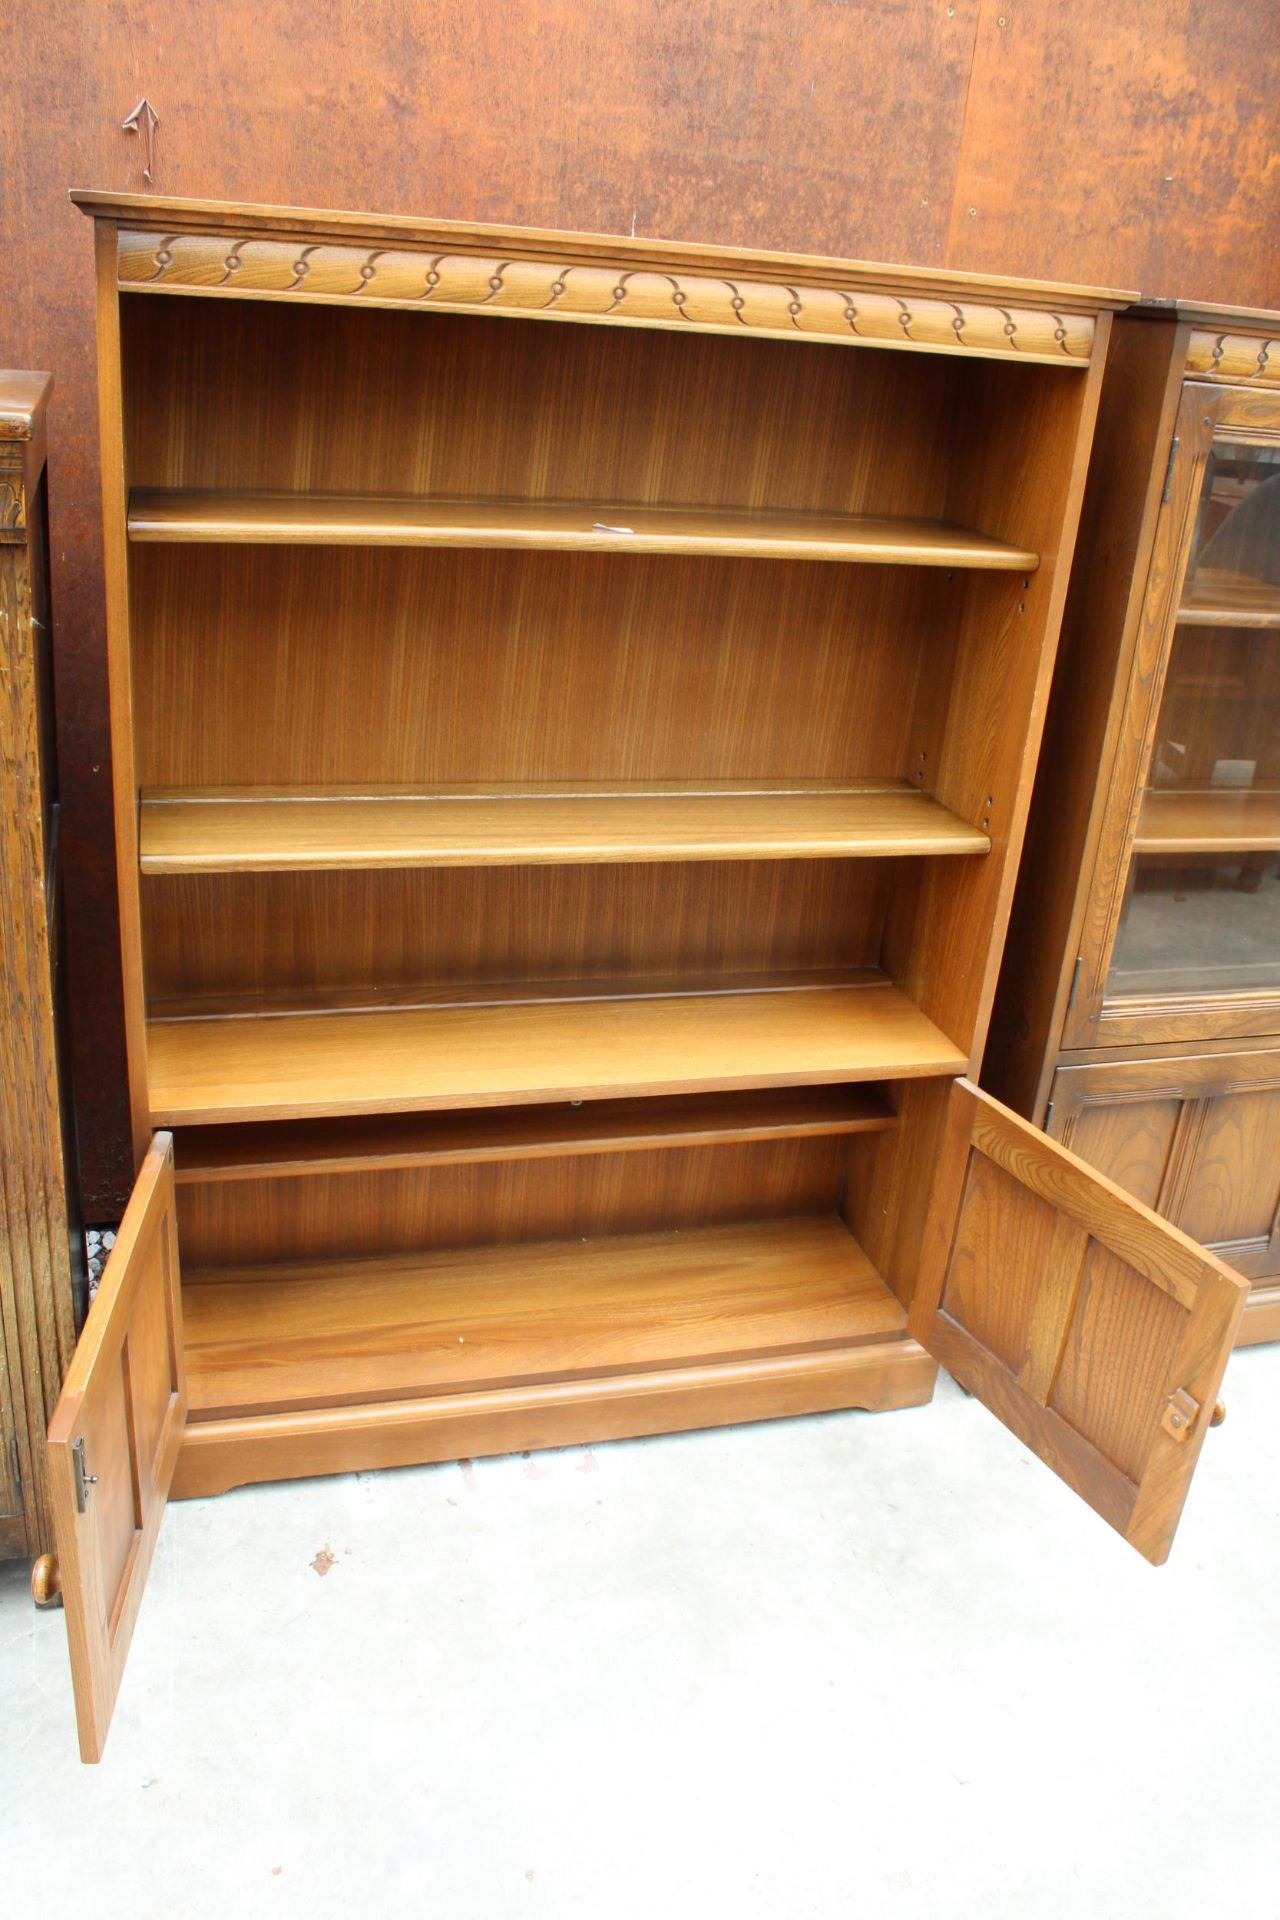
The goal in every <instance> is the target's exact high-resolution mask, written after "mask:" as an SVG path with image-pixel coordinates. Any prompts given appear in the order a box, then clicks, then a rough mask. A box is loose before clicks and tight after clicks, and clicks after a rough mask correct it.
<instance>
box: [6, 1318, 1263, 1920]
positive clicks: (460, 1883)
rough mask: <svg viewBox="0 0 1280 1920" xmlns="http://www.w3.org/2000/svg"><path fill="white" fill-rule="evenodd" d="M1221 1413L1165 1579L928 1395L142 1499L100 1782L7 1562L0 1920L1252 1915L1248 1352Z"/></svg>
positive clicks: (1258, 1597)
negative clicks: (126, 1643) (879, 1410)
mask: <svg viewBox="0 0 1280 1920" xmlns="http://www.w3.org/2000/svg"><path fill="white" fill-rule="evenodd" d="M1226 1397H1227V1401H1228V1406H1229V1418H1228V1420H1227V1423H1226V1425H1225V1427H1223V1428H1222V1429H1221V1431H1220V1432H1217V1433H1214V1434H1211V1435H1210V1436H1209V1439H1208V1441H1207V1443H1206V1447H1205V1453H1204V1456H1203V1459H1202V1465H1201V1471H1200V1474H1199V1478H1198V1480H1197V1484H1196V1486H1195V1489H1194V1490H1193V1493H1192V1496H1191V1500H1190V1502H1189V1506H1188V1511H1187V1514H1186V1518H1185V1520H1184V1523H1183V1527H1182V1531H1181V1534H1180V1536H1179V1539H1178V1541H1177V1544H1176V1545H1175V1547H1174V1551H1173V1558H1172V1560H1171V1562H1170V1564H1169V1565H1168V1566H1167V1567H1166V1568H1164V1569H1162V1570H1160V1571H1156V1570H1153V1569H1152V1568H1150V1567H1148V1566H1147V1565H1146V1564H1145V1562H1143V1561H1141V1560H1139V1559H1138V1558H1137V1556H1136V1555H1135V1554H1133V1553H1132V1552H1131V1550H1130V1549H1128V1548H1127V1547H1125V1546H1124V1545H1123V1544H1122V1543H1121V1542H1120V1541H1119V1540H1118V1539H1116V1537H1115V1536H1114V1535H1112V1534H1111V1533H1110V1531H1109V1530H1108V1529H1107V1528H1106V1527H1105V1526H1104V1525H1103V1524H1102V1523H1101V1521H1099V1520H1098V1519H1096V1518H1095V1516H1094V1515H1093V1514H1091V1513H1090V1512H1088V1511H1087V1510H1086V1509H1085V1508H1084V1507H1083V1506H1082V1505H1081V1504H1080V1503H1079V1502H1078V1501H1077V1500H1076V1499H1075V1498H1074V1497H1073V1496H1072V1495H1070V1494H1069V1493H1068V1492H1067V1491H1066V1490H1065V1488H1063V1487H1062V1486H1061V1485H1060V1484H1059V1483H1058V1482H1057V1481H1056V1480H1055V1479H1054V1478H1053V1477H1052V1476H1051V1475H1050V1474H1049V1473H1048V1472H1047V1471H1046V1470H1045V1469H1044V1468H1043V1467H1042V1466H1040V1465H1039V1463H1038V1462H1036V1461H1033V1460H1032V1459H1031V1457H1030V1456H1029V1455H1028V1454H1026V1453H1025V1452H1024V1451H1023V1449H1022V1448H1021V1447H1020V1446H1019V1445H1018V1444H1017V1442H1016V1441H1014V1440H1013V1439H1012V1438H1011V1437H1010V1436H1009V1435H1008V1434H1007V1433H1006V1432H1005V1431H1004V1429H1003V1428H1001V1427H1000V1426H998V1425H997V1424H996V1422H995V1421H994V1420H993V1419H992V1418H991V1416H990V1415H989V1414H988V1413H987V1412H986V1411H985V1410H984V1409H983V1408H982V1407H981V1406H979V1405H978V1403H977V1402H976V1401H969V1400H966V1399H965V1398H964V1397H963V1396H962V1395H961V1394H960V1393H959V1392H958V1391H957V1389H956V1388H955V1387H954V1386H952V1385H951V1384H950V1382H948V1381H945V1380H944V1381H942V1382H941V1383H940V1387H939V1393H938V1398H937V1400H936V1401H935V1403H934V1405H933V1407H932V1408H924V1409H919V1410H914V1411H911V1412H904V1413H897V1414H887V1415H879V1416H868V1415H865V1414H840V1415H830V1416H827V1417H825V1418H819V1419H813V1420H801V1421H793V1422H788V1423H785V1424H777V1425H772V1426H761V1427H755V1428H738V1429H735V1430H732V1431H727V1432H721V1433H711V1434H693V1435H682V1436H677V1437H673V1438H670V1439H662V1440H650V1441H637V1442H630V1443H625V1444H621V1445H615V1446H608V1447H599V1448H596V1449H592V1450H571V1451H567V1452H563V1453H557V1454H546V1455H535V1456H533V1457H530V1458H527V1459H521V1458H512V1459H505V1460H495V1461H479V1462H476V1463H475V1465H474V1466H467V1467H459V1466H456V1465H453V1466H447V1467H431V1468H421V1469H414V1470H410V1471H406V1472H401V1473H388V1474H369V1475H366V1474H360V1475H356V1476H354V1477H349V1478H345V1479H334V1480H315V1481H309V1482H304V1483H297V1484H294V1485H288V1486H278V1487H259V1488H253V1489H248V1490H245V1491H242V1492H240V1493H235V1494H230V1495H226V1496H224V1497H223V1498H221V1499H218V1500H210V1501H202V1502H197V1503H190V1504H187V1505H182V1506H175V1507H173V1508H171V1509H170V1511H169V1513H168V1515H167V1516H166V1519H165V1524H164V1528H163V1530H162V1533H161V1540H160V1547H159V1551H158V1554H157V1559H156V1564H155V1568H154V1570H153V1573H152V1577H151V1584H150V1588H149V1591H148V1596H147V1600H146V1603H145V1605H144V1607H143V1611H142V1616H141V1619H140V1621H139V1625H138V1631H137V1635H136V1638H135V1641H134V1647H133V1652H132V1655H131V1658H130V1662H129V1669H128V1673H127V1675H126V1678H125V1683H124V1688H123V1691H122V1694H121V1699H120V1704H119V1707H118V1709H117V1712H116V1719H115V1726H114V1729H113V1732H112V1735H111V1741H110V1744H109V1746H108V1749H107V1757H106V1759H105V1761H104V1762H103V1764H102V1765H101V1766H100V1767H98V1768H96V1769H95V1768H84V1769H82V1768H81V1767H80V1766H79V1765H78V1763H77V1761H76V1759H75V1752H74V1734H73V1728H72V1717H71V1702H70V1690H69V1686H68V1681H67V1670H66V1651H65V1635H64V1629H63V1622H62V1616H61V1615H60V1614H37V1613H35V1612H34V1611H33V1610H32V1608H31V1606H30V1602H29V1600H28V1598H27V1594H26V1588H25V1573H24V1571H23V1570H21V1569H11V1570H7V1571H6V1572H4V1573H3V1574H2V1575H0V1640H2V1644H0V1701H2V1702H3V1708H4V1720H3V1731H2V1733H0V1905H2V1906H3V1907H4V1909H5V1910H6V1911H7V1912H11V1913H13V1914H14V1915H15V1916H16V1915H17V1914H19V1913H25V1912H28V1911H30V1910H32V1908H33V1906H34V1905H35V1903H36V1902H37V1901H38V1903H39V1910H40V1911H42V1912H57V1911H62V1910H69V1909H72V1908H74V1909H76V1910H79V1911H85V1912H89V1913H91V1914H92V1915H93V1917H94V1920H111V1917H112V1916H115V1915H125V1914H127V1915H129V1916H130V1917H131V1920H152V1916H157V1917H159V1916H165V1917H166V1920H168V1917H169V1916H174V1917H176V1920H204V1917H205V1916H215V1915H216V1916H219V1920H222V1917H223V1916H228V1917H230V1920H255V1916H257V1915H259V1914H263V1915H282V1914H287V1915H294V1914H296V1915H305V1916H307V1917H308V1920H326V1917H327V1916H329V1915H331V1914H332V1915H336V1914H339V1913H355V1914H360V1915H363V1914H365V1913H369V1912H371V1911H376V1910H378V1909H379V1908H380V1909H383V1910H387V1911H391V1912H394V1913H403V1914H408V1915H411V1916H417V1915H432V1916H440V1920H506V1917H507V1916H508V1915H510V1916H522V1917H523V1916H530V1917H532V1920H536V1917H537V1916H549V1917H550V1920H578V1917H579V1916H581V1917H582V1920H632V1917H633V1916H634V1917H635V1920H685V1916H689V1920H693V1917H694V1916H697V1920H718V1917H719V1916H725V1920H753V1917H754V1916H757V1915H759V1916H769V1917H770V1920H774V1917H775V1916H777V1917H778V1920H791V1916H795V1920H827V1916H836V1915H839V1916H841V1920H849V1917H850V1916H855V1915H867V1916H869V1920H899V1916H904V1917H905V1916H910V1917H911V1920H924V1917H925V1916H929V1920H960V1917H961V1916H966V1915H970V1914H973V1915H982V1916H983V1920H1004V1916H1013V1915H1017V1916H1018V1917H1019V1920H1065V1917H1067V1916H1069V1917H1070V1920H1131V1917H1132V1920H1162V1917H1163V1916H1168V1915H1173V1914H1180V1913H1187V1912H1195V1911H1201V1912H1210V1911H1211V1912H1213V1913H1215V1914H1219V1915H1223V1916H1227V1920H1276V1916H1277V1915H1280V1817H1278V1816H1277V1811H1276V1785H1277V1778H1278V1767H1277V1762H1278V1761H1280V1633H1278V1632H1277V1624H1278V1622H1280V1348H1255V1349H1253V1350H1251V1351H1246V1352H1244V1353H1241V1354H1238V1355H1236V1357H1235V1359H1234V1360H1233V1362H1232V1365H1231V1368H1230V1371H1229V1373H1228V1377H1227V1387H1226ZM324 1552H327V1553H329V1554H331V1555H332V1556H333V1564H332V1566H331V1567H330V1568H329V1570H328V1571H327V1572H326V1573H324V1574H321V1573H319V1572H317V1571H316V1568H315V1563H316V1561H317V1559H318V1558H320V1560H321V1564H324V1562H323V1557H322V1555H323V1553H324ZM375 1902H376V1903H377V1907H376V1908H375V1905H374V1903H375Z"/></svg>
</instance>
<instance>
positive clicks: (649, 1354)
mask: <svg viewBox="0 0 1280 1920" xmlns="http://www.w3.org/2000/svg"><path fill="white" fill-rule="evenodd" d="M182 1293H183V1321H184V1345H185V1351H186V1370H187V1389H188V1396H189V1408H190V1412H189V1418H190V1419H192V1420H196V1421H204V1420H213V1419H218V1418H224V1419H225V1418H234V1417H236V1416H242V1415H247V1414H252V1413H266V1412H284V1411H287V1410H290V1409H295V1408H303V1407H323V1406H340V1405H350V1404H354V1403H367V1402H369V1401H378V1400H395V1399H409V1398H419V1397H421V1396H425V1395H431V1394H456V1393H462V1392H467V1391H475V1392H479V1391H483V1390H485V1389H490V1388H493V1387H497V1386H502V1385H512V1384H515V1383H521V1382H524V1383H532V1382H536V1381H550V1380H571V1379H575V1378H582V1377H584V1376H595V1377H599V1376H601V1375H605V1376H607V1375H610V1374H613V1375H616V1374H622V1373H628V1372H633V1371H635V1370H636V1369H638V1368H679V1367H695V1366H698V1365H706V1364H709V1363H713V1362H716V1361H728V1360H735V1359H746V1358H749V1357H755V1356H759V1355H763V1354H770V1355H778V1354H787V1353H793V1354H794V1353H806V1352H808V1353H812V1352H820V1351H824V1350H835V1349H840V1348H846V1347H856V1346H858V1345H861V1344H865V1343H868V1342H872V1341H876V1340H883V1339H885V1338H886V1337H890V1338H891V1337H893V1336H895V1335H897V1336H901V1335H902V1334H903V1333H904V1330H905V1326H906V1316H905V1314H904V1313H903V1310H902V1307H901V1305H900V1303H899V1302H898V1300H897V1299H895V1297H894V1296H893V1295H892V1294H891V1293H890V1292H889V1289H888V1288H887V1287H886V1286H885V1283H884V1281H883V1280H882V1279H881V1278H880V1276H879V1274H878V1273H877V1272H876V1270H875V1268H874V1267H873V1266H872V1265H871V1262H870V1261H869V1260H868V1258H867V1256H866V1254H865V1253H864V1252H863V1251H862V1248H861V1247H860V1246H859V1245H858V1243H857V1241H856V1240H854V1238H853V1236H852V1235H851V1234H850V1233H849V1231H848V1229H847V1228H846V1227H845V1225H844V1223H843V1221H841V1220H839V1219H836V1218H834V1217H831V1218H816V1219H803V1218H802V1219H781V1220H767V1221H760V1222H754V1223H751V1224H748V1225H739V1226H729V1227H699V1228H695V1229H693V1230H692V1231H689V1232H683V1233H646V1234H635V1235H626V1236H620V1237H617V1238H613V1239H606V1240H596V1241H581V1240H574V1241H563V1242H554V1243H550V1244H547V1243H541V1244H536V1245H513V1246H504V1247H486V1248H478V1249H477V1248H469V1249H466V1250H465V1251H461V1252H447V1253H434V1254H427V1255H409V1256H399V1257H395V1258H390V1259H378V1260H361V1261H355V1262H351V1263H340V1262H336V1261H329V1262H325V1263H323V1264H320V1265H296V1266H289V1267H284V1268H280V1267H276V1268H250V1269H234V1270H231V1271H227V1272H208V1271H206V1272H195V1273H192V1274H190V1275H188V1276H187V1279H186V1281H185V1283H184V1285H183V1290H182Z"/></svg>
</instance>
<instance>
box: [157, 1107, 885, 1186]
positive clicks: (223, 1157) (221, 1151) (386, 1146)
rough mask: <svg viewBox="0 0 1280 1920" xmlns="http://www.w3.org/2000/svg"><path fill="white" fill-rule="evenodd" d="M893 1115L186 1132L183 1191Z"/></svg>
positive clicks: (428, 1122) (505, 1117) (493, 1115)
mask: <svg viewBox="0 0 1280 1920" xmlns="http://www.w3.org/2000/svg"><path fill="white" fill-rule="evenodd" d="M895 1121H896V1115H895V1113H894V1111H893V1108H892V1107H891V1106H890V1104H889V1102H888V1100H887V1098H886V1096H885V1094H884V1093H883V1092H882V1091H881V1090H880V1089H879V1088H877V1087H872V1086H851V1087H840V1086H834V1087H821V1086H819V1087H790V1088H783V1089H781V1090H778V1091H772V1092H766V1093H704V1094H684V1095H677V1096H676V1097H674V1098H672V1099H662V1098H660V1097H657V1096H655V1097H652V1098H650V1099H647V1100H642V1101H636V1100H592V1101H589V1102H585V1103H583V1104H582V1105H580V1106H536V1107H515V1108H511V1109H509V1110H499V1111H497V1112H493V1111H489V1110H483V1109H481V1110H476V1111H471V1112H463V1113H455V1114H431V1115H424V1116H416V1115H411V1116H409V1117H407V1118H405V1117H401V1116H399V1115H395V1116H392V1117H391V1118H389V1119H385V1120H377V1119H370V1118H368V1117H364V1118H361V1119H360V1120H359V1121H357V1122H356V1123H354V1124H353V1123H351V1122H349V1121H345V1120H312V1121H296V1122H295V1123H294V1124H293V1125H292V1126H290V1127H288V1128H281V1127H278V1126H274V1125H271V1124H264V1125H261V1126H254V1125H253V1124H252V1123H249V1124H245V1125H240V1126H236V1125H230V1126H222V1127H184V1128H183V1130H182V1133H181V1134H180V1135H179V1136H178V1138H177V1155H178V1160H177V1180H178V1184H179V1186H194V1185H201V1184H216V1185H218V1186H220V1187H221V1186H225V1185H226V1183H227V1182H229V1181H236V1180H259V1179H262V1178H263V1177H264V1176H266V1177H270V1178H290V1177H293V1178H297V1177H299V1176H302V1175H307V1174H315V1173H348V1174H350V1173H361V1172H369V1171H372V1170H382V1169H390V1168H397V1167H428V1166H452V1165H471V1164H475V1163H477V1162H481V1161H490V1160H527V1159H536V1158H542V1157H544V1156H547V1157H556V1158H559V1157H562V1156H564V1155H575V1154H584V1153H586V1154H594V1153H623V1152H648V1151H650V1150H651V1149H653V1148H656V1147H687V1146H712V1145H715V1144H718V1143H724V1142H728V1141H747V1140H795V1139H805V1138H810V1137H819V1136H822V1135H825V1134H855V1133H879V1132H880V1131H882V1130H883V1129H885V1128H888V1127H892V1126H893V1125H894V1124H895Z"/></svg>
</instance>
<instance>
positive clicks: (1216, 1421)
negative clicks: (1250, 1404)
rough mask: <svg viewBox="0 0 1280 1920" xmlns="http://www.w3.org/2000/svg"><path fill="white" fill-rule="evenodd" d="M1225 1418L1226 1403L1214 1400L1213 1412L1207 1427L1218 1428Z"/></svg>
mask: <svg viewBox="0 0 1280 1920" xmlns="http://www.w3.org/2000/svg"><path fill="white" fill-rule="evenodd" d="M1226 1417H1227V1403H1226V1401H1225V1400H1215V1401H1214V1403H1213V1412H1212V1413H1211V1414H1210V1415H1209V1425H1210V1426H1211V1427H1220V1426H1221V1425H1222V1423H1223V1421H1224V1420H1225V1419H1226Z"/></svg>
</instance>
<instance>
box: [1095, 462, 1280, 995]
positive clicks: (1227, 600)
mask: <svg viewBox="0 0 1280 1920" xmlns="http://www.w3.org/2000/svg"><path fill="white" fill-rule="evenodd" d="M1259 988H1269V989H1272V990H1280V446H1258V445H1256V444H1253V445H1251V444H1250V443H1249V442H1247V441H1238V440H1232V439H1229V438H1226V437H1224V436H1221V435H1215V437H1214V441H1213V444H1212V446H1211V448H1210V450H1209V456H1208V459H1207V461H1206V463H1205V473H1204V480H1203V483H1202V485H1201V489H1200V500H1199V506H1198V509H1197V512H1196V516H1195V524H1194V533H1193V538H1192V545H1191V553H1190V558H1189V563H1188V566H1187V570H1186V574H1185V577H1184V581H1183V587H1182V594H1181V598H1180V602H1179V605H1178V609H1177V613H1176V615H1175V621H1174V630H1173V634H1172V643H1171V646H1170V649H1169V662H1168V668H1167V671H1166V675H1165V685H1164V695H1163V698H1162V700H1161V702H1160V707H1159V717H1158V719H1157V722H1156V728H1155V734H1154V737H1153V739H1152V742H1151V749H1150V759H1149V764H1148V769H1147V779H1146V786H1145V791H1144V793H1143V796H1142V801H1141V808H1140V812H1139V816H1138V824H1137V832H1136V835H1135V838H1134V843H1133V858H1132V860H1131V862H1130V867H1129V879H1128V887H1127V891H1126V895H1125V901H1124V906H1123V909H1122V912H1121V917H1120V925H1119V929H1118V932H1117V935H1116V942H1115V947H1114V950H1113V953H1112V960H1111V968H1110V972H1109V975H1108V979H1107V989H1106V999H1107V1000H1108V1001H1111V1000H1115V999H1120V998H1130V997H1134V996H1138V997H1141V998H1142V999H1144V1000H1149V999H1152V998H1155V997H1163V996H1166V995H1172V996H1177V997H1179V998H1185V997H1187V996H1195V997H1197V998H1200V997H1202V996H1204V995H1207V994H1241V993H1249V992H1254V991H1256V990H1257V989H1259Z"/></svg>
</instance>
